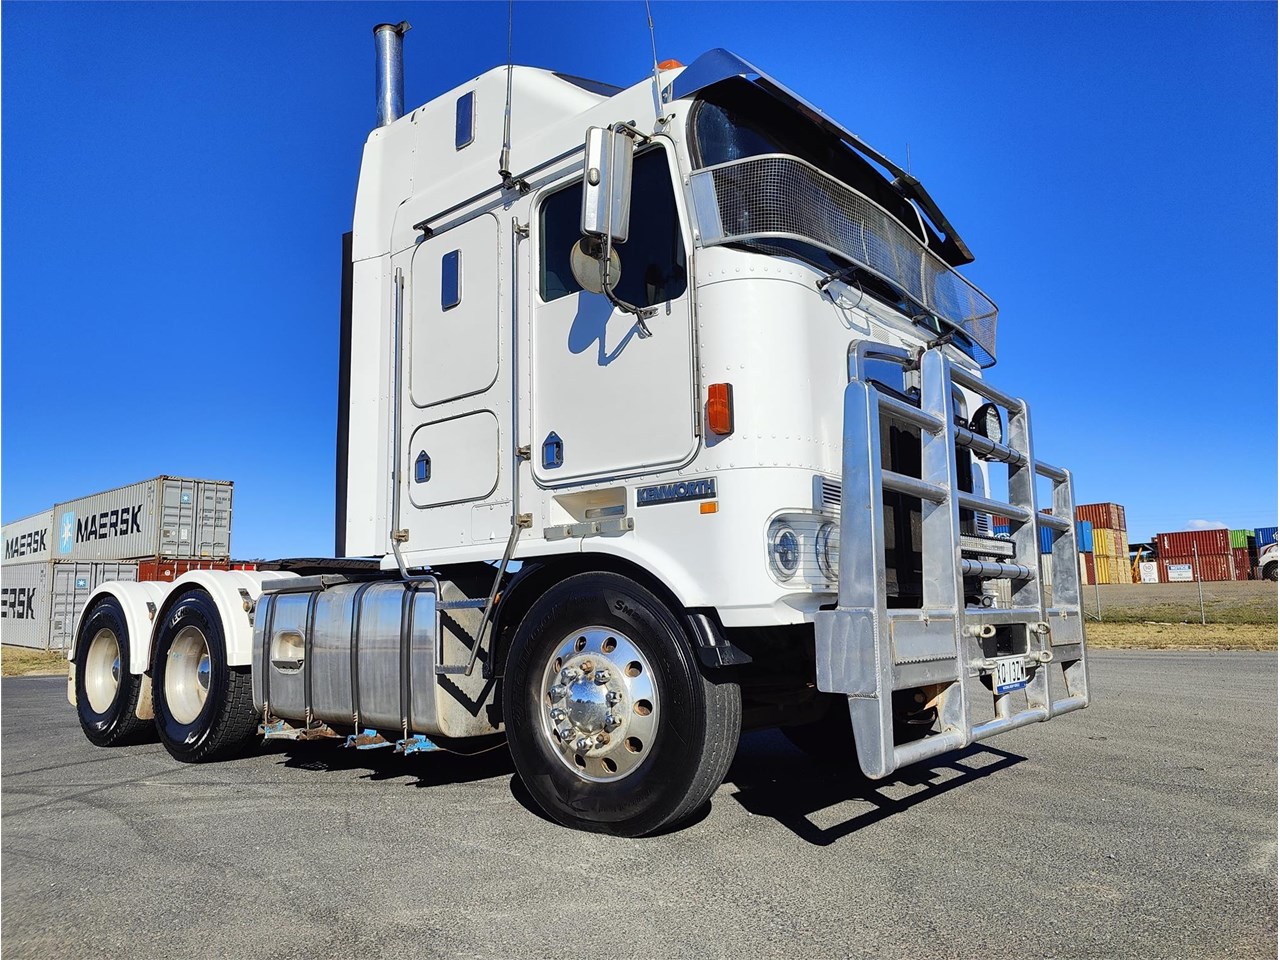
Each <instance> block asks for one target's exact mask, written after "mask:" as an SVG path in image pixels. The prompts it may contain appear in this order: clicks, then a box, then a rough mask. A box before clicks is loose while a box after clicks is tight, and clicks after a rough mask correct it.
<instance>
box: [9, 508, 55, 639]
mask: <svg viewBox="0 0 1280 960" xmlns="http://www.w3.org/2000/svg"><path fill="white" fill-rule="evenodd" d="M5 529H6V531H7V530H8V528H7V527H6V528H5ZM52 582H53V565H52V564H50V563H49V562H48V561H47V560H37V561H36V562H35V563H6V564H4V565H3V567H0V642H3V643H11V644H15V645H16V646H19V647H35V648H36V649H38V650H44V649H45V648H47V647H48V646H49V593H50V587H51V585H52Z"/></svg>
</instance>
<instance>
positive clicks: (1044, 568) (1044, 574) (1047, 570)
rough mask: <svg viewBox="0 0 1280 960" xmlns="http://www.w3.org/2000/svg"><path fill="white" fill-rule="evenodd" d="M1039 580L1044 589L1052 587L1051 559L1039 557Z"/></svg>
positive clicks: (1042, 555)
mask: <svg viewBox="0 0 1280 960" xmlns="http://www.w3.org/2000/svg"><path fill="white" fill-rule="evenodd" d="M1040 579H1041V580H1042V581H1044V585H1045V586H1046V587H1052V586H1053V557H1051V556H1047V555H1045V554H1041V555H1040Z"/></svg>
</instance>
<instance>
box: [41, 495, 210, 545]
mask: <svg viewBox="0 0 1280 960" xmlns="http://www.w3.org/2000/svg"><path fill="white" fill-rule="evenodd" d="M231 494H232V484H231V481H229V480H189V479H184V478H181V477H156V478H155V479H153V480H144V481H142V482H141V483H134V484H131V485H129V486H127V487H120V488H118V489H116V490H108V491H106V492H105V493H98V494H94V495H93V496H91V497H81V498H80V499H79V500H71V501H69V502H67V503H61V504H58V505H57V506H55V507H54V508H53V523H54V529H53V531H52V532H51V533H50V541H49V546H50V548H51V549H52V555H53V559H55V560H99V561H105V560H132V559H139V558H142V557H173V558H177V559H184V560H189V559H196V560H225V559H226V558H228V557H230V556H231Z"/></svg>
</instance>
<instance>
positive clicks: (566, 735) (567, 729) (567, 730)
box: [556, 723, 573, 742]
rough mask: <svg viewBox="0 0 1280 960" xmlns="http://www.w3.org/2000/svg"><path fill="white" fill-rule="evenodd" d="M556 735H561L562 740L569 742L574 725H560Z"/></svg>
mask: <svg viewBox="0 0 1280 960" xmlns="http://www.w3.org/2000/svg"><path fill="white" fill-rule="evenodd" d="M556 736H557V737H559V738H560V739H561V740H564V741H565V742H568V741H569V739H570V738H571V737H572V736H573V727H571V726H569V725H568V724H567V723H566V724H565V725H564V726H563V727H560V728H559V729H558V730H556Z"/></svg>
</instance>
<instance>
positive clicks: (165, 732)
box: [151, 590, 258, 763]
mask: <svg viewBox="0 0 1280 960" xmlns="http://www.w3.org/2000/svg"><path fill="white" fill-rule="evenodd" d="M151 690H152V696H153V698H154V700H155V715H156V717H155V723H156V730H157V731H158V732H159V734H160V742H161V743H163V744H164V746H165V749H166V750H168V751H169V753H171V754H172V755H173V756H174V757H175V758H176V759H178V760H181V761H182V762H183V763H203V762H206V761H210V760H223V759H226V758H227V757H230V756H233V755H235V754H236V753H239V752H240V751H241V750H243V748H244V747H245V745H246V744H247V743H248V742H249V740H250V739H251V738H252V737H253V735H254V733H255V732H256V731H257V729H258V715H257V713H255V712H254V709H253V690H252V681H251V679H250V673H249V668H248V667H231V666H228V664H227V647H226V640H225V639H224V637H223V633H222V619H221V617H220V616H219V615H218V609H217V607H216V605H215V604H214V602H213V600H212V599H211V598H210V597H209V595H208V594H207V593H205V592H204V591H203V590H193V591H191V592H190V593H186V594H184V595H183V596H181V597H180V598H179V599H178V601H177V602H176V603H175V604H174V605H173V606H172V607H171V608H170V610H169V612H168V614H167V616H166V617H165V623H164V625H163V626H162V627H161V628H160V631H159V635H158V636H157V638H156V646H155V658H154V660H153V661H152V666H151Z"/></svg>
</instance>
